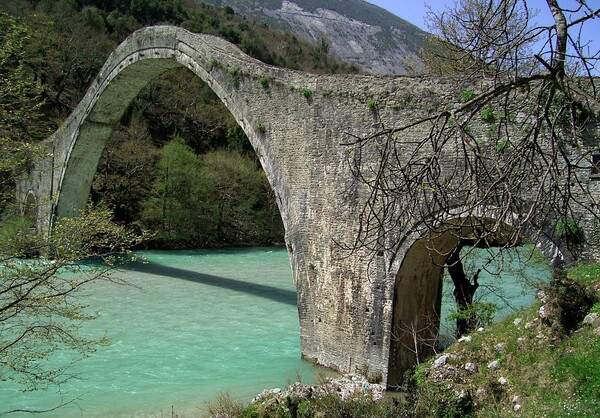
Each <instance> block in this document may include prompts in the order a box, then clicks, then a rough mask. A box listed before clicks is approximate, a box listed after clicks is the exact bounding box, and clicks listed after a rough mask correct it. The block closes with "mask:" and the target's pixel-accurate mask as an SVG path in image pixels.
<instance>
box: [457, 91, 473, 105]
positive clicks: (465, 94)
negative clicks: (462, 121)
mask: <svg viewBox="0 0 600 418" xmlns="http://www.w3.org/2000/svg"><path fill="white" fill-rule="evenodd" d="M473 97H475V92H474V91H473V90H464V91H461V92H460V95H459V96H458V98H459V100H460V101H461V102H463V103H464V102H468V101H469V100H471V99H472V98H473Z"/></svg>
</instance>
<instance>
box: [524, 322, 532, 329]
mask: <svg viewBox="0 0 600 418" xmlns="http://www.w3.org/2000/svg"><path fill="white" fill-rule="evenodd" d="M532 326H533V323H532V322H528V323H526V324H525V329H529V328H531V327H532Z"/></svg>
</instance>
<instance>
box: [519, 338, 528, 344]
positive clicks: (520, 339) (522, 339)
mask: <svg viewBox="0 0 600 418" xmlns="http://www.w3.org/2000/svg"><path fill="white" fill-rule="evenodd" d="M526 340H527V338H525V337H519V338H517V342H519V343H523V342H525V341H526Z"/></svg>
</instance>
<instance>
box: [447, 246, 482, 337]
mask: <svg viewBox="0 0 600 418" xmlns="http://www.w3.org/2000/svg"><path fill="white" fill-rule="evenodd" d="M461 248H462V247H461V246H458V247H457V248H456V249H455V250H454V251H453V252H452V254H450V256H449V257H448V261H447V264H448V273H449V274H450V277H451V278H452V282H453V283H454V292H453V294H454V300H455V301H456V308H457V312H458V314H459V315H458V318H456V337H457V338H459V337H460V336H461V335H463V334H466V333H467V332H469V331H472V330H473V329H475V326H476V325H477V318H476V316H475V312H473V311H472V310H470V308H472V307H473V295H474V294H475V291H476V290H477V288H478V287H479V284H478V283H477V275H478V273H479V272H477V274H476V275H475V277H474V283H473V284H472V283H471V282H470V281H469V279H468V278H467V275H466V274H465V270H464V268H463V264H462V261H461V259H460V249H461Z"/></svg>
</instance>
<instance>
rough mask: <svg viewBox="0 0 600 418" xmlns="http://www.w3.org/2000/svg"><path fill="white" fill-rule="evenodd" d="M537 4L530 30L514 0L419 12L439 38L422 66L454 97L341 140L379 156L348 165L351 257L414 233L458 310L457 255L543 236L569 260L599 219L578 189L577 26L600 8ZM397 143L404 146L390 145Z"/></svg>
mask: <svg viewBox="0 0 600 418" xmlns="http://www.w3.org/2000/svg"><path fill="white" fill-rule="evenodd" d="M565 4H568V5H567V6H565ZM547 7H548V11H549V12H551V16H552V18H553V22H552V24H548V25H535V24H534V23H533V20H532V19H533V17H532V13H531V10H530V7H529V2H527V1H525V0H459V1H457V2H456V3H455V6H454V7H451V8H449V9H448V10H446V11H445V12H443V13H439V14H436V13H433V12H430V19H429V21H430V22H431V23H432V25H433V26H432V29H433V30H434V31H435V33H436V34H437V35H438V36H439V38H437V41H436V46H435V48H434V49H433V50H431V51H430V52H429V57H430V58H431V59H433V60H434V61H435V65H434V68H433V69H434V71H435V73H436V74H438V75H439V74H442V75H444V74H445V75H447V74H450V75H452V76H454V77H455V79H454V84H455V85H457V86H462V90H461V91H460V94H457V97H456V100H455V102H454V103H447V104H446V106H445V109H444V110H440V111H437V112H435V111H434V112H430V113H426V112H424V114H423V115H422V117H421V118H417V120H414V121H412V122H411V123H410V124H408V125H402V126H384V127H383V128H382V129H381V130H380V131H378V132H377V133H376V134H374V135H372V136H369V137H364V138H356V139H355V140H354V141H351V142H350V143H349V144H348V146H350V147H353V148H354V149H355V150H354V151H353V153H354V155H360V153H362V152H377V153H379V156H380V158H379V161H380V162H379V164H378V165H377V166H376V167H375V168H364V167H361V166H360V158H358V157H356V158H354V161H355V162H357V163H356V164H355V166H354V172H355V175H356V178H357V181H359V182H360V183H362V184H364V185H366V186H367V187H368V188H369V190H370V198H369V200H368V202H367V203H366V204H365V205H364V207H363V208H362V211H361V214H360V220H361V229H360V231H359V233H358V235H357V239H356V241H355V242H354V243H353V244H352V245H351V246H350V247H351V248H352V249H357V248H365V247H366V248H368V249H370V250H371V251H372V252H373V253H374V254H376V253H381V252H383V251H389V252H390V253H392V254H396V253H397V252H398V251H399V250H400V248H401V247H402V245H403V244H405V243H406V242H407V241H410V240H411V239H412V238H411V237H414V236H420V237H422V239H425V240H427V248H428V249H429V253H430V257H431V258H432V260H433V262H434V263H440V264H441V265H447V266H448V269H449V272H450V273H451V276H452V279H453V281H454V284H455V296H456V302H457V304H458V307H459V311H460V310H465V309H468V308H469V306H470V304H471V303H472V300H473V294H474V292H475V290H476V289H477V286H478V283H477V274H476V275H475V277H473V278H469V277H467V276H466V274H465V271H464V269H463V266H462V261H461V260H462V256H461V255H460V254H461V253H460V250H461V248H464V247H466V246H468V247H479V248H488V247H499V248H500V249H505V248H509V247H513V246H517V245H520V244H522V243H523V242H524V241H525V240H526V238H525V235H526V234H528V235H532V234H533V235H534V236H533V237H532V238H533V239H534V240H535V239H536V238H538V237H539V236H535V234H542V233H546V234H548V235H550V238H552V239H555V240H563V241H565V242H566V246H567V248H568V250H570V252H571V253H572V254H573V255H574V256H575V257H577V256H578V254H579V253H578V251H579V249H580V246H581V244H582V243H583V240H584V239H587V240H591V239H593V237H591V236H587V238H586V237H584V236H583V235H582V234H581V230H582V226H581V225H580V223H583V222H585V219H584V218H586V217H587V218H593V219H596V220H598V218H599V215H598V213H597V210H596V209H595V207H597V206H596V205H597V204H598V203H599V202H598V196H597V195H594V193H593V192H592V191H591V190H590V188H588V186H587V185H588V181H589V176H590V170H592V171H594V170H596V171H597V167H596V166H595V164H597V162H596V158H597V157H595V156H594V155H595V154H594V153H595V150H596V149H597V146H598V136H597V133H596V132H595V129H596V128H597V126H598V125H597V123H598V118H599V117H600V96H599V93H598V90H597V88H598V86H597V82H598V80H597V78H596V77H595V76H594V75H597V71H598V70H597V69H598V60H599V59H600V51H598V49H596V50H592V49H591V47H592V45H590V44H589V43H586V42H585V41H584V40H583V39H582V38H581V33H582V32H581V29H582V28H584V27H585V26H586V25H587V24H589V22H590V21H591V20H592V19H595V18H598V17H600V9H592V8H591V7H589V6H588V4H587V2H585V1H582V0H580V1H577V2H574V1H571V2H568V1H560V2H559V1H557V0H548V1H547ZM596 48H597V47H596ZM430 61H431V60H430ZM407 135H410V137H411V138H415V140H414V141H411V142H407V141H404V140H402V138H404V137H406V136H407ZM407 197H410V198H407ZM483 214H485V216H483ZM584 215H585V216H584ZM561 225H562V228H561ZM565 225H566V226H568V228H566V227H565ZM561 229H562V230H563V231H564V232H563V233H562V234H561V232H560V231H561ZM536 231H537V232H536ZM553 231H554V232H553ZM573 231H575V233H574V232H573ZM567 232H568V233H567ZM590 235H591V234H590ZM498 254H500V256H501V254H502V251H500V252H499V253H498ZM467 322H468V323H473V321H467ZM460 326H461V332H464V331H466V330H467V329H468V326H465V324H461V325H460Z"/></svg>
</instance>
